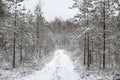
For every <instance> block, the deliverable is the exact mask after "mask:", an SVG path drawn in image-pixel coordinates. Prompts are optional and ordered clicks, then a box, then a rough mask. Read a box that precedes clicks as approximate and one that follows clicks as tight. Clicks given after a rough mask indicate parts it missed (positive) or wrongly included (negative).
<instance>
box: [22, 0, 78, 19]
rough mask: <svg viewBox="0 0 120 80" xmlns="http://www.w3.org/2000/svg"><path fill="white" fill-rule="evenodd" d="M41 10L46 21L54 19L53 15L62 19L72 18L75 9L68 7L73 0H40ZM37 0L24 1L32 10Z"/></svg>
mask: <svg viewBox="0 0 120 80" xmlns="http://www.w3.org/2000/svg"><path fill="white" fill-rule="evenodd" d="M41 1H42V11H43V13H44V17H45V19H46V20H47V21H51V20H54V18H55V17H60V18H62V19H63V20H66V19H69V18H72V17H73V16H74V15H75V14H76V12H77V10H73V9H72V10H71V9H69V7H71V6H72V4H73V3H74V2H73V0H41ZM38 2H39V0H26V1H25V2H24V3H25V5H26V7H27V8H28V9H30V10H31V11H32V12H33V11H34V9H35V6H36V4H37V3H38Z"/></svg>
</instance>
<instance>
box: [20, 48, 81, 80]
mask: <svg viewBox="0 0 120 80" xmlns="http://www.w3.org/2000/svg"><path fill="white" fill-rule="evenodd" d="M65 53H66V51H64V50H56V51H55V55H54V58H53V59H52V61H51V62H50V63H48V64H46V66H45V67H44V68H43V69H42V70H41V71H37V72H35V73H34V74H31V75H29V76H26V77H25V78H23V79H20V80H79V75H78V74H77V73H76V72H75V71H74V66H73V64H72V62H71V60H70V58H69V57H68V56H67V55H66V54H65Z"/></svg>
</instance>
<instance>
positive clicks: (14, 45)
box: [13, 0, 17, 68]
mask: <svg viewBox="0 0 120 80" xmlns="http://www.w3.org/2000/svg"><path fill="white" fill-rule="evenodd" d="M16 19H17V0H16V2H15V26H14V30H15V28H16V27H17V22H16V21H17V20H16ZM15 36H16V32H15V31H14V37H13V68H15V58H16V57H15V55H16V52H15V51H16V38H15Z"/></svg>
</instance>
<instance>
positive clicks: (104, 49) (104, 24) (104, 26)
mask: <svg viewBox="0 0 120 80" xmlns="http://www.w3.org/2000/svg"><path fill="white" fill-rule="evenodd" d="M103 6H104V8H103V69H105V64H106V63H105V51H106V41H105V39H106V33H105V30H106V23H105V0H104V3H103Z"/></svg>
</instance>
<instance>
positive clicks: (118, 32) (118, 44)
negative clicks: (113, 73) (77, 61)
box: [71, 0, 120, 69]
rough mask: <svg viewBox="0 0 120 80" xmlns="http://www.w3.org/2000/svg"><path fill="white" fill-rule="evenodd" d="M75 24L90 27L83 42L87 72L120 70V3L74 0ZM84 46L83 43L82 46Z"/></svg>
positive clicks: (115, 0)
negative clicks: (75, 10) (92, 70)
mask: <svg viewBox="0 0 120 80" xmlns="http://www.w3.org/2000/svg"><path fill="white" fill-rule="evenodd" d="M71 8H72V9H74V8H77V9H78V13H77V14H76V16H75V18H74V21H76V22H78V23H79V24H80V26H81V27H82V28H89V29H90V30H88V31H87V32H86V33H85V35H84V38H82V41H81V40H80V41H81V42H80V45H82V47H83V49H82V50H81V51H82V52H83V64H84V65H85V66H86V67H87V69H91V68H92V69H96V68H97V69H119V68H120V1H119V0H74V4H73V6H72V7H71ZM83 43H84V44H83Z"/></svg>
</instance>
